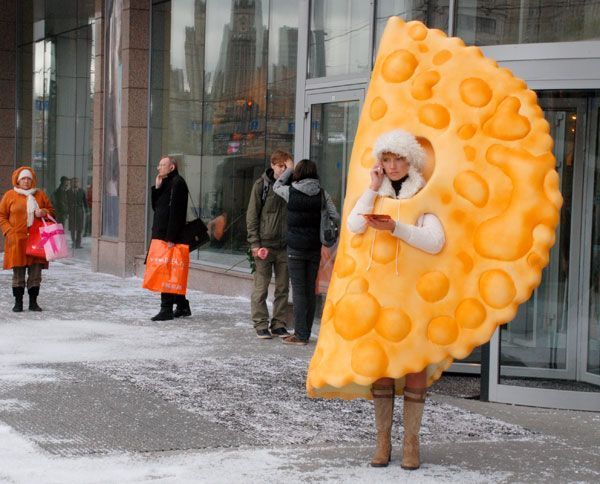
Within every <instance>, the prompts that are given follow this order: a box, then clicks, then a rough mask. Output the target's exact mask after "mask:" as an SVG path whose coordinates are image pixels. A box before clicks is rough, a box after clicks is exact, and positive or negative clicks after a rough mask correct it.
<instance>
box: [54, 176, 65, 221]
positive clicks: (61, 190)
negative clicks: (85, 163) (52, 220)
mask: <svg viewBox="0 0 600 484" xmlns="http://www.w3.org/2000/svg"><path fill="white" fill-rule="evenodd" d="M52 205H53V206H54V211H55V213H56V221H57V222H58V223H61V224H63V225H65V224H66V222H67V217H68V216H69V178H68V177H66V176H61V177H60V185H59V186H58V188H57V189H56V190H54V193H52Z"/></svg>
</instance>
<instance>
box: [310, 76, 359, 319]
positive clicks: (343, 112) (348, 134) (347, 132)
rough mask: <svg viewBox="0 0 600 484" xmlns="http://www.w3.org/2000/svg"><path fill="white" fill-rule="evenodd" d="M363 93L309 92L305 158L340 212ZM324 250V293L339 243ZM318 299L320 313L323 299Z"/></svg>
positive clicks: (320, 283) (320, 288)
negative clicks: (315, 171)
mask: <svg viewBox="0 0 600 484" xmlns="http://www.w3.org/2000/svg"><path fill="white" fill-rule="evenodd" d="M364 95H365V90H364V88H362V87H361V88H358V89H348V90H343V91H327V92H322V91H321V92H318V93H307V95H306V104H305V113H306V118H305V126H304V147H303V148H304V150H303V152H304V155H303V157H306V156H308V157H309V158H310V159H311V160H313V161H314V162H315V163H316V164H317V166H318V170H319V179H320V182H321V186H322V187H323V188H324V189H325V190H326V191H327V193H329V194H330V195H331V198H332V199H333V201H334V203H335V205H336V207H337V209H338V212H339V213H340V214H341V213H342V206H343V204H344V196H345V195H346V178H347V176H348V166H349V164H350V157H351V156H352V147H353V146H354V136H355V135H356V129H357V128H358V118H359V116H360V111H361V108H362V105H363V101H364ZM323 250H324V252H322V254H321V255H322V256H321V267H320V271H319V277H318V292H319V294H322V295H324V294H326V292H327V287H328V286H329V279H330V278H331V273H332V270H333V264H334V262H335V254H336V252H337V245H336V246H334V247H331V248H329V249H323ZM319 302H320V304H319V311H318V313H320V312H321V308H322V303H323V302H324V301H323V298H320V301H319Z"/></svg>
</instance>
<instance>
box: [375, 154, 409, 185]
mask: <svg viewBox="0 0 600 484" xmlns="http://www.w3.org/2000/svg"><path fill="white" fill-rule="evenodd" d="M381 165H382V166H383V170H384V171H385V174H386V175H387V176H388V178H389V179H390V180H392V181H396V180H400V179H401V178H404V177H405V176H406V175H407V174H408V161H407V159H406V158H405V157H404V156H398V155H396V154H395V153H383V154H382V155H381Z"/></svg>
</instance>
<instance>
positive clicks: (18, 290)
mask: <svg viewBox="0 0 600 484" xmlns="http://www.w3.org/2000/svg"><path fill="white" fill-rule="evenodd" d="M23 294H25V288H24V287H13V296H14V297H15V305H14V306H13V311H14V312H15V313H20V312H22V311H23Z"/></svg>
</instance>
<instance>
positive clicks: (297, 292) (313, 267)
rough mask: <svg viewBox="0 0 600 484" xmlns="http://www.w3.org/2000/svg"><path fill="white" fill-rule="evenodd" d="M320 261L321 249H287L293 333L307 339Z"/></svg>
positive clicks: (315, 298)
mask: <svg viewBox="0 0 600 484" xmlns="http://www.w3.org/2000/svg"><path fill="white" fill-rule="evenodd" d="M320 262H321V251H320V250H319V251H318V252H314V251H311V252H308V251H307V252H300V251H292V250H288V271H289V273H290V279H291V281H292V294H293V299H294V334H295V335H296V338H298V339H301V340H303V341H308V340H309V338H310V332H311V331H312V326H313V320H314V319H315V310H316V306H317V295H316V294H315V285H316V282H317V274H318V272H319V263H320Z"/></svg>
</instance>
